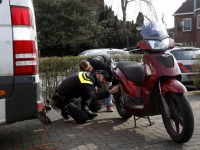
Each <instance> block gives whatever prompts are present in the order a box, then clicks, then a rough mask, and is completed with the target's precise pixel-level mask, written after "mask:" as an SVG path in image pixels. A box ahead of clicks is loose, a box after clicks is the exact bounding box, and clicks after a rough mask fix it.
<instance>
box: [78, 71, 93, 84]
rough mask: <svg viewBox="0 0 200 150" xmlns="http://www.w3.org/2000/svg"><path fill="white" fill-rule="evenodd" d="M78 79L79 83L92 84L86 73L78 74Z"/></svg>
mask: <svg viewBox="0 0 200 150" xmlns="http://www.w3.org/2000/svg"><path fill="white" fill-rule="evenodd" d="M78 78H79V80H80V82H81V83H86V84H93V82H92V81H91V80H90V78H89V73H87V72H79V73H78Z"/></svg>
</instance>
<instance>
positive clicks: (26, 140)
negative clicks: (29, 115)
mask: <svg viewBox="0 0 200 150" xmlns="http://www.w3.org/2000/svg"><path fill="white" fill-rule="evenodd" d="M186 96H187V97H188V99H189V101H190V104H191V106H192V108H193V112H194V118H195V128H194V133H193V136H192V138H191V139H190V141H188V142H187V143H184V144H179V143H176V142H174V141H173V140H172V139H171V138H170V137H169V135H168V133H167V132H166V130H165V128H164V124H163V121H162V118H161V116H153V117H150V119H151V120H152V121H154V122H155V124H153V125H152V126H149V122H148V120H147V119H144V118H141V119H139V120H137V127H136V128H135V127H134V120H133V117H132V118H131V119H129V120H127V121H126V120H123V119H121V118H120V116H119V115H118V113H117V111H116V108H115V107H114V109H115V112H113V113H109V112H106V108H105V107H103V108H102V109H101V110H100V112H99V116H98V117H97V118H95V119H94V120H89V121H87V123H86V124H83V125H79V124H76V123H75V121H74V120H73V119H72V118H70V119H69V120H66V121H64V122H63V123H60V124H53V125H49V126H48V130H47V133H46V134H45V135H44V144H50V143H51V142H57V143H58V144H60V148H59V150H69V149H71V150H88V149H90V150H92V149H99V150H120V149H121V150H143V149H148V150H154V149H155V150H158V149H159V150H167V149H169V150H172V149H173V150H174V149H184V150H193V149H195V150H199V149H200V140H199V139H200V130H199V128H200V121H199V120H200V98H199V95H198V94H196V95H190V92H188V94H186ZM45 128H46V126H45V125H43V124H42V123H40V122H39V121H38V120H29V121H22V122H18V123H14V124H11V125H4V126H1V128H0V149H1V150H24V149H26V150H27V149H29V148H33V147H35V146H39V145H41V140H40V137H41V136H42V134H43V133H44V130H45ZM51 146H53V145H51ZM54 146H57V145H54Z"/></svg>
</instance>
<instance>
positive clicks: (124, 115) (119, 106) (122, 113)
mask: <svg viewBox="0 0 200 150" xmlns="http://www.w3.org/2000/svg"><path fill="white" fill-rule="evenodd" d="M115 104H116V108H117V112H118V114H119V115H120V116H121V117H122V118H123V119H129V118H131V117H132V116H133V115H132V114H131V113H130V112H129V111H127V110H125V109H124V106H123V103H122V97H121V96H119V97H117V98H116V99H115Z"/></svg>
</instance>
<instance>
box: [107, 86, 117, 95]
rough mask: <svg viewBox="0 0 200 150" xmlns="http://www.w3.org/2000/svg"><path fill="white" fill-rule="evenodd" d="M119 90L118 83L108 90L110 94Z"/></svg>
mask: <svg viewBox="0 0 200 150" xmlns="http://www.w3.org/2000/svg"><path fill="white" fill-rule="evenodd" d="M118 91H119V85H116V86H114V87H113V88H112V89H110V90H109V93H110V94H114V93H116V92H118Z"/></svg>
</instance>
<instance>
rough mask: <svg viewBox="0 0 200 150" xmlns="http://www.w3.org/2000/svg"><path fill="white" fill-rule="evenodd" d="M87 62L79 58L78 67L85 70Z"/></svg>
mask: <svg viewBox="0 0 200 150" xmlns="http://www.w3.org/2000/svg"><path fill="white" fill-rule="evenodd" d="M89 64H90V63H89V62H88V61H86V60H81V62H80V64H79V68H80V69H81V70H82V71H85V68H87V67H88V66H89Z"/></svg>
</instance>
